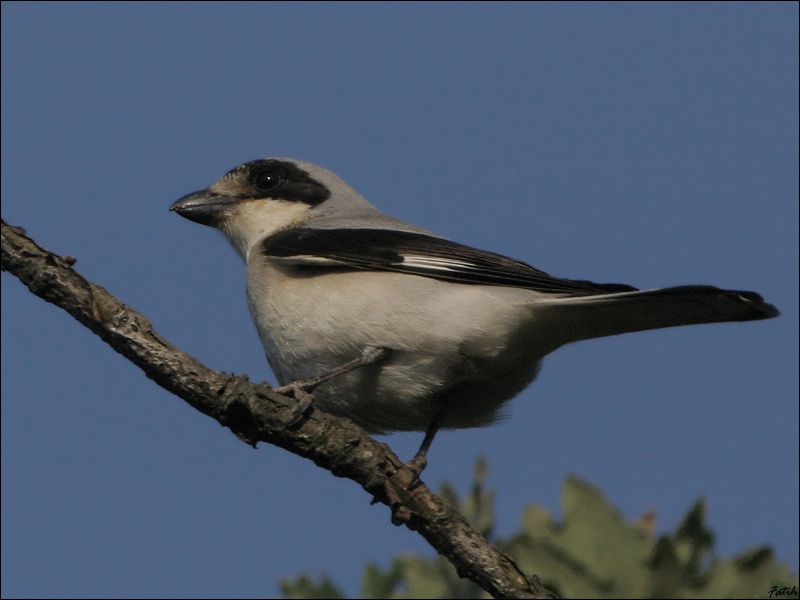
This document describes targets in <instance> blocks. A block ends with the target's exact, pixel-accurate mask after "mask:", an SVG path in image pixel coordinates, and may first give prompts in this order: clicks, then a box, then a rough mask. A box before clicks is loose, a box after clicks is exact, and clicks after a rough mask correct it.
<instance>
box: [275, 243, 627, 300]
mask: <svg viewBox="0 0 800 600" xmlns="http://www.w3.org/2000/svg"><path fill="white" fill-rule="evenodd" d="M260 250H261V253H262V254H263V255H265V256H268V257H270V258H273V259H276V260H279V261H281V262H283V263H285V264H290V265H293V266H295V267H298V268H303V267H308V268H325V267H329V268H339V269H341V268H346V269H358V270H365V271H393V272H397V273H406V274H409V275H419V276H422V277H431V278H433V279H440V280H443V281H450V282H453V283H463V284H477V285H498V286H506V287H516V288H524V289H529V290H534V291H537V292H541V293H545V294H556V295H559V296H593V295H597V294H613V293H618V292H632V291H636V288H634V287H631V286H629V285H623V284H617V283H592V282H591V281H583V280H571V279H561V278H559V277H552V276H551V275H548V274H547V273H545V272H544V271H540V270H538V269H535V268H533V267H532V266H530V265H528V264H526V263H524V262H522V261H519V260H514V259H513V258H508V257H506V256H502V255H500V254H494V253H493V252H486V251H484V250H477V249H475V248H471V247H469V246H464V245H462V244H457V243H455V242H451V241H450V240H447V239H444V238H440V237H436V236H433V235H426V234H424V233H416V232H410V231H396V230H391V229H310V228H302V227H300V228H292V229H287V230H284V231H282V232H279V233H276V234H274V235H272V236H270V237H268V238H266V239H264V240H263V241H262V242H261V247H260Z"/></svg>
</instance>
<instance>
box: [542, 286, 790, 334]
mask: <svg viewBox="0 0 800 600" xmlns="http://www.w3.org/2000/svg"><path fill="white" fill-rule="evenodd" d="M543 304H547V305H548V308H549V309H550V310H547V311H546V315H543V317H545V318H548V319H552V322H551V323H550V325H552V329H551V331H552V332H553V335H555V336H556V337H557V338H562V340H561V343H560V344H559V345H563V344H566V343H569V342H575V341H578V340H588V339H592V338H597V337H604V336H609V335H618V334H620V333H630V332H633V331H645V330H648V329H660V328H662V327H678V326H680V325H699V324H701V323H725V322H728V321H758V320H761V319H771V318H773V317H777V316H778V315H779V314H780V313H779V311H778V309H777V308H775V307H774V306H772V305H771V304H767V303H766V302H764V299H763V298H762V297H761V296H759V295H758V294H756V293H755V292H742V291H736V290H723V289H720V288H716V287H713V286H710V285H683V286H679V287H671V288H662V289H655V290H643V291H630V292H618V293H613V294H598V295H591V296H578V297H566V298H557V299H552V300H548V301H546V302H545V303H543ZM541 308H545V307H544V306H541ZM548 329H549V327H548Z"/></svg>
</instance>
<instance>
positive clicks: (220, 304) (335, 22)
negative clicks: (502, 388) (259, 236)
mask: <svg viewBox="0 0 800 600" xmlns="http://www.w3.org/2000/svg"><path fill="white" fill-rule="evenodd" d="M272 156H286V157H293V158H299V159H303V160H308V161H311V162H315V163H317V164H321V165H323V166H325V167H327V168H329V169H331V170H332V171H334V172H335V173H337V174H338V175H340V176H341V177H342V178H343V179H344V180H345V181H347V182H348V183H350V185H352V186H353V187H354V188H355V189H356V190H358V191H359V192H361V193H362V194H363V195H364V196H365V197H366V198H367V199H368V200H370V201H371V202H372V203H373V204H376V205H377V206H379V207H380V208H381V209H383V210H384V211H385V212H388V213H390V214H392V215H395V216H397V217H400V218H403V219H406V220H408V221H412V222H414V223H416V224H418V225H420V226H422V227H425V228H427V229H430V230H433V231H436V232H438V233H440V234H442V235H445V236H447V237H449V238H451V239H454V240H457V241H459V242H462V243H466V244H470V245H473V246H477V247H479V248H484V249H487V250H492V251H494V252H499V253H502V254H506V255H509V256H512V257H515V258H518V259H521V260H524V261H526V262H529V263H531V264H533V265H534V266H536V267H539V268H541V269H543V270H545V271H547V272H549V273H551V274H554V275H558V276H563V277H572V278H579V279H592V280H594V281H599V282H619V283H628V284H632V285H636V286H638V287H643V288H647V287H659V286H668V285H678V284H689V283H708V284H713V285H719V286H723V287H729V288H733V289H748V290H755V291H758V292H759V293H761V294H763V295H764V296H765V298H766V299H767V300H768V301H770V302H772V303H774V304H775V305H777V306H778V307H779V308H780V309H781V311H782V312H783V314H782V316H781V317H780V318H779V319H775V320H772V321H767V322H758V323H744V324H724V325H713V326H703V327H692V328H680V329H673V330H666V331H657V332H648V333H640V334H635V335H628V336H622V337H618V338H612V339H603V340H594V341H591V342H584V343H582V344H576V345H574V346H570V347H567V348H563V349H561V350H559V351H558V352H556V353H555V354H554V355H552V356H550V357H549V358H548V359H546V360H545V363H544V367H543V369H542V373H541V375H540V377H539V379H538V380H537V382H536V383H534V385H533V386H531V387H530V388H529V389H528V390H526V391H525V392H524V393H523V394H521V395H520V396H519V397H518V398H517V399H516V400H514V401H513V402H512V403H511V405H510V407H509V411H508V412H509V418H508V419H507V420H505V421H503V422H502V423H500V424H498V425H496V426H495V427H492V428H488V429H481V430H466V431H457V432H445V433H443V434H441V435H440V436H439V437H438V438H437V440H436V443H435V444H434V446H433V449H432V451H431V454H430V466H429V468H428V470H427V471H426V473H425V478H424V479H425V480H426V481H427V482H428V483H429V484H431V485H432V486H438V484H439V482H440V481H441V480H442V479H444V478H447V479H449V480H451V481H453V482H454V483H455V484H456V486H457V487H458V488H459V489H460V490H461V491H465V490H466V489H467V487H468V484H469V481H470V477H471V473H472V467H473V465H474V461H475V459H476V457H477V456H478V455H479V454H481V453H483V454H485V455H486V456H487V457H488V461H489V466H490V476H489V481H488V483H489V485H490V486H491V487H494V488H495V489H496V490H497V501H496V511H497V517H498V525H499V530H500V533H502V534H510V533H512V532H513V531H514V530H515V529H516V528H517V527H518V523H519V517H520V512H521V510H522V508H523V507H524V506H525V505H526V504H528V503H531V502H537V503H540V504H543V505H544V506H546V507H548V508H549V509H551V510H552V511H553V512H555V513H556V514H559V512H560V508H559V494H560V487H561V485H562V482H563V481H564V479H565V477H566V476H567V474H569V473H575V474H577V475H580V476H581V477H584V478H586V479H587V480H589V481H591V482H593V483H595V484H596V485H598V486H599V487H600V488H601V489H602V490H603V492H604V493H605V494H607V496H608V497H609V499H610V500H611V501H612V502H613V503H614V504H615V505H616V506H618V507H619V508H620V510H622V512H623V513H624V514H625V515H626V516H627V517H629V518H635V517H637V516H639V515H640V514H641V513H642V512H644V511H645V510H647V509H649V508H655V509H656V511H657V514H658V526H659V529H660V530H662V531H663V530H668V529H672V528H674V527H675V525H676V523H677V522H678V520H679V519H680V517H681V516H682V515H683V514H684V513H685V512H686V511H687V510H688V508H689V507H690V506H691V504H692V503H693V502H694V501H695V500H696V498H697V497H698V496H699V495H705V496H706V498H707V501H708V507H709V515H708V518H709V523H710V525H711V526H712V528H713V529H714V531H715V533H716V536H717V546H716V547H717V549H718V551H719V552H720V553H721V554H722V555H723V556H731V555H733V554H734V553H738V552H743V551H745V550H746V549H748V548H750V547H752V546H753V545H756V544H762V543H768V544H771V545H772V546H773V547H774V548H775V551H776V553H777V557H778V559H779V560H781V561H784V562H787V563H789V564H790V565H791V566H792V568H793V569H794V570H797V568H798V440H797V430H798V366H797V365H798V166H797V165H798V5H797V3H793V2H789V3H763V2H759V3H724V4H695V3H691V4H689V3H675V4H673V3H667V4H640V3H634V4H615V3H603V4H580V3H569V4H538V3H537V4H516V3H515V4H498V3H492V4H473V3H470V4H411V3H409V4H405V3H403V4H392V3H387V4H383V3H381V4H339V3H323V4H314V3H311V4H294V3H292V4H283V3H281V4H263V3H259V4H249V3H241V4H239V3H231V2H228V3H224V4H216V3H210V4H205V3H204V4H194V3H192V4H190V3H147V4H144V3H142V4H140V3H112V4H102V3H98V4H95V3H91V4H73V3H56V4H49V3H3V4H2V174H3V176H2V198H3V203H2V216H3V218H4V219H5V220H6V221H7V222H9V223H11V224H14V225H19V226H22V227H24V228H26V229H27V230H28V232H29V233H30V234H31V235H32V236H33V237H34V238H35V239H36V240H37V241H38V242H39V243H40V244H42V245H43V246H45V247H47V248H49V249H51V250H53V251H55V252H59V253H61V254H70V255H73V256H75V257H77V259H78V263H77V265H76V269H78V270H79V271H80V272H81V273H82V274H83V275H85V276H86V277H88V278H89V279H90V280H92V281H94V282H95V283H97V284H100V285H102V286H104V287H105V288H107V289H108V290H109V291H110V292H111V293H113V294H115V295H117V296H118V297H119V298H121V299H122V300H123V301H125V302H126V303H128V304H129V305H131V306H132V307H134V308H136V309H137V310H139V311H140V312H142V313H143V314H144V315H146V316H147V317H148V318H149V319H150V320H151V321H152V322H153V323H154V325H155V327H156V329H157V330H158V331H159V332H160V333H161V334H162V335H164V336H165V337H166V338H167V339H168V340H170V341H171V342H172V343H174V344H175V345H177V346H178V347H180V348H181V349H183V350H185V351H186V352H189V353H190V354H192V355H194V356H196V357H198V358H199V359H200V360H202V361H203V362H204V363H205V364H207V365H208V366H210V367H212V368H215V369H218V370H223V371H227V372H234V373H237V374H241V373H247V374H249V375H250V377H251V379H254V380H262V379H271V377H272V375H271V373H270V371H269V368H268V366H267V364H266V360H265V359H264V355H263V349H262V348H261V345H260V343H259V341H258V338H257V336H256V333H255V330H254V328H253V326H252V323H251V322H250V316H249V314H248V311H247V306H246V302H245V295H244V265H243V263H242V262H241V260H240V259H239V258H238V257H237V256H236V255H235V253H234V251H233V250H232V249H231V248H230V247H229V246H228V244H227V242H226V241H225V240H224V239H223V238H222V236H221V235H220V234H218V233H216V232H214V231H212V230H210V229H208V228H204V227H200V226H198V225H195V224H193V223H190V222H189V221H186V220H184V219H181V218H180V217H178V216H176V215H175V214H170V213H169V212H168V208H169V206H170V204H171V203H172V202H173V201H174V200H176V199H177V198H179V197H180V196H182V195H184V194H186V193H189V192H192V191H194V190H197V189H200V188H203V187H205V186H207V185H208V184H209V183H211V182H212V181H214V180H215V179H217V178H218V177H219V176H221V175H222V174H223V173H225V172H226V171H227V170H228V169H230V168H232V167H234V166H236V165H238V164H240V163H242V162H245V161H248V160H252V159H256V158H263V157H272ZM2 323H3V324H2V595H3V597H49V596H53V597H76V596H83V597H157V596H158V597H160V596H174V597H196V596H203V597H230V596H234V597H249V596H257V597H264V596H269V595H274V594H276V593H277V583H278V580H279V579H280V578H281V577H282V576H288V575H296V574H299V573H300V572H301V571H308V572H310V573H312V574H318V573H320V572H321V571H323V570H325V571H327V572H328V573H329V574H331V575H332V577H333V578H334V579H335V580H336V581H337V582H339V583H340V584H342V585H343V586H344V587H345V589H346V590H347V591H348V593H350V594H351V595H355V594H357V593H358V589H359V581H360V577H361V569H362V567H363V565H364V564H365V563H366V562H367V561H368V560H376V561H377V562H378V563H379V564H381V565H383V566H386V565H387V564H388V561H389V559H390V557H392V556H393V555H395V554H396V553H398V552H401V551H419V552H425V553H427V554H428V555H432V551H431V550H429V549H428V548H427V546H426V544H425V543H424V542H423V541H422V539H421V538H420V537H419V536H417V535H416V534H414V533H412V532H410V531H408V530H406V529H402V528H396V527H393V526H392V525H391V524H390V522H389V512H388V509H386V508H385V507H383V506H370V504H369V500H370V499H369V497H367V495H366V494H365V493H364V492H363V491H362V490H361V489H360V488H359V487H358V486H357V485H356V484H354V483H352V482H350V481H347V480H342V479H337V478H335V477H334V476H332V475H331V474H330V473H328V472H325V471H322V470H320V469H318V468H316V467H315V466H314V465H313V464H311V463H309V462H308V461H304V460H302V459H300V458H298V457H295V456H292V455H290V454H288V453H287V452H285V451H283V450H280V449H278V448H274V447H271V446H265V445H263V444H262V445H261V446H260V447H259V449H258V450H253V449H252V448H250V447H248V446H247V445H245V444H242V443H241V442H239V441H238V440H236V438H235V437H234V436H233V435H231V434H230V432H229V431H228V430H226V429H222V428H220V427H219V426H218V425H217V424H216V423H214V422H213V421H211V420H210V419H208V418H206V417H204V416H202V415H200V414H198V413H196V412H195V411H193V410H192V409H191V408H189V407H188V406H187V405H185V404H184V403H183V402H182V401H180V400H178V399H177V398H175V397H173V396H171V395H169V394H168V393H166V392H165V391H163V390H162V389H160V388H159V387H157V386H156V385H155V384H154V383H153V382H151V381H150V380H148V379H147V378H146V377H145V376H144V375H143V374H142V373H141V372H140V371H139V370H138V369H136V368H135V367H133V366H132V365H131V364H130V363H128V362H127V361H126V360H125V359H123V358H122V357H120V356H119V355H117V354H115V353H114V352H113V351H112V350H111V349H110V348H109V347H107V346H106V345H104V344H103V343H102V342H101V341H100V340H99V338H97V337H96V336H94V335H93V334H92V333H91V332H89V331H88V330H87V329H85V328H83V327H82V326H80V325H79V324H77V322H75V321H73V320H72V318H71V317H69V316H68V315H67V314H66V313H64V312H63V311H61V310H59V309H56V308H54V307H53V306H51V305H48V304H46V303H44V302H43V301H41V300H39V299H38V298H35V297H33V296H32V295H31V294H30V293H29V292H28V291H27V290H26V289H25V288H24V287H23V286H22V285H21V284H20V283H19V282H18V281H17V280H16V279H15V278H13V277H12V276H10V275H8V274H4V275H3V277H2ZM387 439H388V441H389V443H390V444H391V445H392V446H393V447H394V448H395V449H396V450H397V451H398V453H400V454H401V456H405V457H408V456H409V455H410V454H411V453H413V451H414V449H415V447H416V445H417V444H418V443H419V441H420V439H421V434H420V435H412V434H404V435H396V436H392V437H389V438H387Z"/></svg>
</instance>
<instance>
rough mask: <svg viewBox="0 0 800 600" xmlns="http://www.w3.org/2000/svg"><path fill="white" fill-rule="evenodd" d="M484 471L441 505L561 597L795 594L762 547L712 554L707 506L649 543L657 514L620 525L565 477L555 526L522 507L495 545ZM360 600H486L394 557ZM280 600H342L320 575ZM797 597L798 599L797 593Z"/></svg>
mask: <svg viewBox="0 0 800 600" xmlns="http://www.w3.org/2000/svg"><path fill="white" fill-rule="evenodd" d="M486 474H487V466H486V462H485V461H484V460H483V459H479V460H478V463H477V466H476V469H475V480H474V484H473V487H472V490H471V491H470V493H469V494H468V495H467V496H466V497H465V498H464V499H463V500H462V499H459V497H458V495H457V494H456V492H455V490H454V489H453V487H452V486H451V485H450V484H449V483H446V482H445V483H444V484H443V485H442V490H441V496H442V498H444V499H445V501H447V502H449V503H450V504H452V505H453V506H455V507H457V508H458V509H459V511H460V512H461V514H463V515H464V516H465V517H466V518H467V520H468V521H469V522H470V524H471V525H472V526H473V527H474V528H475V529H476V530H477V531H478V532H480V533H481V534H482V535H483V536H485V537H486V538H487V539H489V540H490V541H493V543H495V544H496V545H497V546H499V547H500V548H502V549H503V550H504V551H505V552H507V553H508V554H509V555H510V556H512V557H513V558H514V560H515V561H516V562H517V564H518V565H519V567H520V568H521V569H522V570H523V571H525V572H526V573H535V574H536V575H538V576H539V578H540V579H541V580H542V582H543V583H544V584H545V585H546V586H547V587H548V588H550V589H551V590H553V591H554V592H555V593H556V594H557V595H558V596H560V597H563V598H743V597H769V595H770V590H782V589H784V588H789V589H790V590H791V589H792V587H793V586H795V587H794V589H795V590H796V589H797V585H798V579H797V576H796V575H792V573H791V571H790V569H789V568H788V567H787V566H786V565H780V564H778V563H776V562H775V559H774V557H773V555H772V550H771V549H770V548H769V547H768V546H762V547H760V548H754V549H752V550H750V551H748V552H746V553H744V554H742V555H739V556H736V557H734V558H732V559H727V560H726V559H722V558H718V557H715V556H714V554H713V545H714V536H713V533H712V532H711V531H710V530H709V529H708V527H707V526H706V525H705V512H706V510H705V501H704V500H703V499H702V498H701V499H699V500H698V501H697V502H696V503H695V504H694V506H693V507H692V508H691V509H690V510H689V512H688V513H687V515H686V517H685V518H684V519H683V521H682V523H681V524H680V525H679V526H678V528H677V530H676V531H675V532H674V533H672V534H664V535H661V536H655V535H654V531H655V514H654V513H652V512H648V513H646V514H645V515H644V516H643V517H642V518H640V519H639V520H638V521H635V522H633V523H629V522H627V521H626V520H625V519H624V518H623V517H622V515H620V513H619V512H618V511H617V510H616V509H615V508H614V507H613V506H611V505H610V504H609V503H608V501H607V500H606V499H605V498H604V497H603V496H602V494H600V492H599V491H598V490H597V489H596V488H594V487H593V486H592V485H590V484H588V483H586V482H584V481H582V480H580V479H579V478H577V477H569V478H568V479H567V481H566V482H565V483H564V489H563V498H562V504H563V514H564V519H563V521H562V522H560V523H559V522H556V521H554V520H553V518H552V516H551V515H550V514H549V513H548V512H547V511H546V510H545V509H544V508H542V507H540V506H536V505H531V506H528V507H527V508H526V509H525V511H524V512H523V515H522V529H521V530H520V531H519V532H518V533H517V534H515V535H514V536H513V537H511V538H510V539H508V540H503V539H495V538H494V531H493V530H494V512H493V508H492V504H493V501H494V492H493V491H491V490H487V489H485V487H484V482H485V479H486ZM361 587H362V596H363V597H364V598H487V597H488V596H487V594H486V593H485V592H484V591H483V590H482V589H481V588H479V587H478V586H477V585H476V584H474V583H472V582H471V581H469V580H466V579H460V578H459V576H458V574H457V573H456V571H455V569H454V568H453V567H452V565H450V563H449V562H448V561H447V560H446V559H445V558H443V557H441V556H439V557H436V558H434V559H428V558H425V557H422V556H416V555H412V554H402V555H400V556H397V557H396V558H394V559H393V561H392V564H391V565H390V567H389V568H388V569H386V570H382V569H381V568H380V567H379V566H377V565H376V564H374V563H370V564H368V565H367V566H366V568H365V570H364V577H363V580H362V586H361ZM281 591H282V592H283V595H284V598H344V596H343V595H342V593H341V591H340V590H339V589H338V588H337V587H336V586H335V585H334V584H333V583H332V582H331V581H330V580H329V579H328V577H327V576H326V575H323V576H322V578H321V580H320V583H315V582H314V581H313V580H312V579H311V578H309V577H308V576H307V575H303V576H301V577H299V578H297V579H295V580H284V581H283V582H281ZM795 594H796V592H795Z"/></svg>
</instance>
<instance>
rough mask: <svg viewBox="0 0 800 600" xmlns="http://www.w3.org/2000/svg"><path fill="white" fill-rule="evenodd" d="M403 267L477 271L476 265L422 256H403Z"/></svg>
mask: <svg viewBox="0 0 800 600" xmlns="http://www.w3.org/2000/svg"><path fill="white" fill-rule="evenodd" d="M403 265H404V266H408V267H418V268H420V269H439V270H443V271H461V270H463V269H475V265H474V264H472V263H468V262H463V261H460V260H453V259H450V258H441V257H438V256H421V255H414V254H406V255H403Z"/></svg>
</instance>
